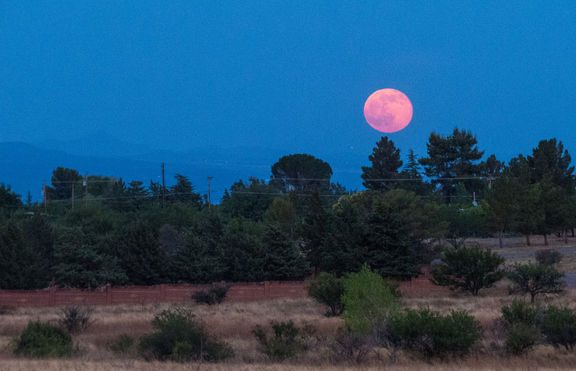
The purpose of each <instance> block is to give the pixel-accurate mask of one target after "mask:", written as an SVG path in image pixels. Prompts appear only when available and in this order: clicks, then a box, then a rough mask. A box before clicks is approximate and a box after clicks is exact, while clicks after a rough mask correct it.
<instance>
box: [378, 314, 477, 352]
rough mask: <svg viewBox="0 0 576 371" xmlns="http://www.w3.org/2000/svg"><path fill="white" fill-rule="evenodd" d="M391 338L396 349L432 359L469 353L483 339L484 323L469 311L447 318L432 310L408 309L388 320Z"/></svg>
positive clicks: (388, 331) (388, 330)
mask: <svg viewBox="0 0 576 371" xmlns="http://www.w3.org/2000/svg"><path fill="white" fill-rule="evenodd" d="M386 330H387V331H386V335H387V339H388V341H389V342H390V344H391V345H393V346H394V347H396V348H401V349H406V350H409V351H414V352H418V353H422V354H424V355H426V356H428V357H444V356H446V355H448V354H456V355H461V354H465V353H467V352H468V351H469V350H470V349H471V348H472V346H473V345H474V344H475V343H476V342H477V341H479V340H480V338H481V334H482V327H481V326H480V323H479V322H478V321H477V320H476V319H475V318H474V317H473V316H471V315H469V314H468V313H467V312H465V311H452V313H451V314H449V315H447V316H442V315H441V314H440V313H438V312H434V311H431V310H430V309H420V310H412V309H405V310H404V311H402V312H398V313H396V314H394V315H393V316H392V317H391V318H390V320H389V321H388V325H387V329H386Z"/></svg>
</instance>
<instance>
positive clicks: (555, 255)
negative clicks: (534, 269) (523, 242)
mask: <svg viewBox="0 0 576 371" xmlns="http://www.w3.org/2000/svg"><path fill="white" fill-rule="evenodd" d="M534 256H535V257H536V261H537V262H538V263H540V264H546V265H556V264H558V263H560V262H561V261H562V253H560V251H558V250H552V249H546V250H538V251H536V252H535V253H534Z"/></svg>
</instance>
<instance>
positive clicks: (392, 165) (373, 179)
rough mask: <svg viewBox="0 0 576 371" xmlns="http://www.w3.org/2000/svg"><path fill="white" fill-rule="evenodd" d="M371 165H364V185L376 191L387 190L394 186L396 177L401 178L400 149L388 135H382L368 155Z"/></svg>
mask: <svg viewBox="0 0 576 371" xmlns="http://www.w3.org/2000/svg"><path fill="white" fill-rule="evenodd" d="M368 160H370V162H371V163H372V165H371V166H369V167H368V166H362V175H361V176H362V179H363V180H364V181H363V182H362V185H363V186H364V187H366V189H370V190H374V191H386V190H390V189H392V188H394V186H395V185H396V182H395V181H394V180H395V179H398V178H400V174H399V173H398V169H400V168H401V167H402V164H403V162H402V160H401V159H400V150H399V149H398V148H396V147H395V146H394V142H393V141H391V140H388V137H382V139H380V141H379V142H377V143H376V147H374V148H373V150H372V154H371V155H370V156H368Z"/></svg>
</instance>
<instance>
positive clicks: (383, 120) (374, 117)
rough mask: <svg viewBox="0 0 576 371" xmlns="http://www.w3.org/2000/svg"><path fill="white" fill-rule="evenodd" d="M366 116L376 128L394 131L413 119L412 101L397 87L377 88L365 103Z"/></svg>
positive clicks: (383, 130)
mask: <svg viewBox="0 0 576 371" xmlns="http://www.w3.org/2000/svg"><path fill="white" fill-rule="evenodd" d="M364 117H366V121H367V122H368V124H370V126H372V127H373V128H374V129H376V130H378V131H381V132H383V133H394V132H396V131H400V130H402V129H404V128H405V127H406V126H408V124H409V123H410V120H412V103H410V99H408V97H407V96H406V95H404V93H402V92H401V91H398V90H396V89H381V90H377V91H375V92H374V93H372V95H370V96H369V97H368V99H367V100H366V103H365V104H364Z"/></svg>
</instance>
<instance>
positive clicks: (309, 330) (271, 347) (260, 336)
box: [252, 320, 315, 361]
mask: <svg viewBox="0 0 576 371" xmlns="http://www.w3.org/2000/svg"><path fill="white" fill-rule="evenodd" d="M270 325H271V326H272V330H273V331H274V337H272V338H268V335H267V334H266V331H265V330H264V329H263V328H262V327H261V326H260V325H257V326H256V328H255V329H254V330H253V331H252V333H253V334H254V336H255V337H256V339H257V340H258V342H259V343H260V345H261V346H262V349H263V351H264V353H265V354H266V355H267V356H268V357H269V358H270V359H272V360H276V361H279V360H283V359H286V358H292V357H295V356H297V355H298V354H300V353H302V352H303V351H305V350H306V348H307V346H306V337H307V336H310V335H311V334H313V333H314V332H315V329H314V328H313V327H311V326H308V325H305V326H304V327H303V328H299V327H297V326H296V325H295V324H294V322H293V321H292V320H290V321H288V322H275V321H272V322H271V323H270Z"/></svg>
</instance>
